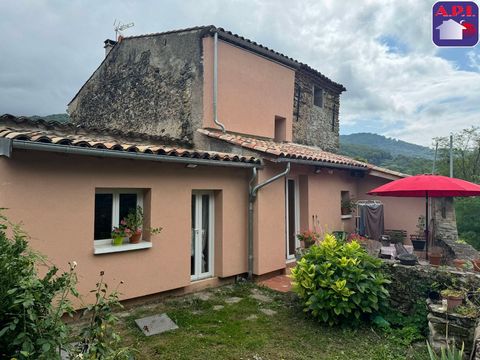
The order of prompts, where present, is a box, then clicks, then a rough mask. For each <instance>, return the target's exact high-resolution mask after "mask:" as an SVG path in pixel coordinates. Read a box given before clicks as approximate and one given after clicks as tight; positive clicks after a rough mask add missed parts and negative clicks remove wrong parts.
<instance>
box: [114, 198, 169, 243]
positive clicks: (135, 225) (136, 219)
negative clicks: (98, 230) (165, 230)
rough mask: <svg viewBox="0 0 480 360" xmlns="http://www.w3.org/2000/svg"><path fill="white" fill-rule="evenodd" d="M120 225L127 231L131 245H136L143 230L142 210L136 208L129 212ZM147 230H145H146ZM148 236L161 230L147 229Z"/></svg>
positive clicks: (138, 207)
mask: <svg viewBox="0 0 480 360" xmlns="http://www.w3.org/2000/svg"><path fill="white" fill-rule="evenodd" d="M120 224H121V225H123V226H125V228H126V229H128V230H129V231H128V236H129V238H130V243H131V244H138V243H139V242H140V239H141V237H142V230H143V209H142V208H141V207H140V206H137V207H136V208H135V209H134V210H131V211H130V212H129V213H128V215H127V216H126V217H125V218H124V219H123V220H122V221H121V222H120ZM146 230H147V229H146ZM148 231H149V232H150V234H152V235H153V234H158V233H160V231H162V228H148Z"/></svg>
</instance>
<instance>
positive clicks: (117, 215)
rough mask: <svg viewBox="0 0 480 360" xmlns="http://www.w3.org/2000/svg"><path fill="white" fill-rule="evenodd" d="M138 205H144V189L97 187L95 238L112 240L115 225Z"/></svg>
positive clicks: (96, 239)
mask: <svg viewBox="0 0 480 360" xmlns="http://www.w3.org/2000/svg"><path fill="white" fill-rule="evenodd" d="M137 206H140V207H143V191H142V190H138V189H96V190H95V214H94V219H95V220H94V231H93V233H94V234H93V238H94V240H95V241H101V240H106V241H110V240H111V232H112V230H113V228H114V227H116V226H119V225H120V221H121V220H122V219H123V218H124V217H126V216H127V215H128V213H129V212H130V211H132V210H134V209H136V207H137Z"/></svg>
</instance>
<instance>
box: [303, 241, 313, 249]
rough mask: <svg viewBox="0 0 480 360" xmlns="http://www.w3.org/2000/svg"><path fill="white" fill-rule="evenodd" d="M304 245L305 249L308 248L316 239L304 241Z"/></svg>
mask: <svg viewBox="0 0 480 360" xmlns="http://www.w3.org/2000/svg"><path fill="white" fill-rule="evenodd" d="M304 244H305V245H304V246H305V249H308V248H309V247H310V246H312V245H313V244H315V241H310V240H308V241H304Z"/></svg>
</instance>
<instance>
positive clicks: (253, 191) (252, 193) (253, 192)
mask: <svg viewBox="0 0 480 360" xmlns="http://www.w3.org/2000/svg"><path fill="white" fill-rule="evenodd" d="M289 172H290V163H289V162H288V163H287V167H286V168H285V171H283V172H281V173H279V174H277V175H275V176H273V177H271V178H270V179H268V180H265V181H264V182H263V183H261V184H258V185H256V186H253V184H254V182H255V180H256V179H257V175H258V172H257V168H256V167H254V168H253V173H252V178H251V179H250V183H249V196H248V234H247V236H248V241H247V243H248V244H247V247H248V249H247V252H248V279H249V280H252V278H253V209H254V207H253V205H254V203H255V200H256V198H257V193H258V190H260V189H261V188H263V187H264V186H267V185H268V184H270V183H272V182H274V181H275V180H278V179H280V178H282V177H285V176H287V175H288V173H289Z"/></svg>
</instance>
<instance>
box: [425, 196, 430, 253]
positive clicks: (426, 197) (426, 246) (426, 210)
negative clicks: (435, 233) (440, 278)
mask: <svg viewBox="0 0 480 360" xmlns="http://www.w3.org/2000/svg"><path fill="white" fill-rule="evenodd" d="M425 214H426V215H425V241H426V243H425V259H427V260H428V242H429V236H428V191H426V192H425Z"/></svg>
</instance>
